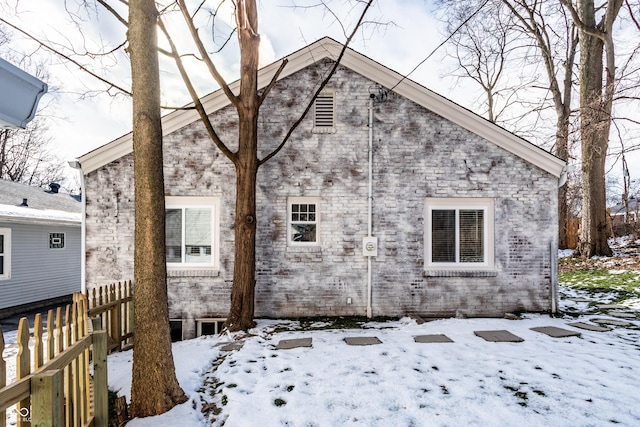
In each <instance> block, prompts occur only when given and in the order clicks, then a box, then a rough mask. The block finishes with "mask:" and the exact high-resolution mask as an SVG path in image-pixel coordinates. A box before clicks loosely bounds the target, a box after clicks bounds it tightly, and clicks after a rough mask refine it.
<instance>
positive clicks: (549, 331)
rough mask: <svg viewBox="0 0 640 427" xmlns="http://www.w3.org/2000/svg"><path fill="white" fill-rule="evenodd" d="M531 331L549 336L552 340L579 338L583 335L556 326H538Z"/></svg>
mask: <svg viewBox="0 0 640 427" xmlns="http://www.w3.org/2000/svg"><path fill="white" fill-rule="evenodd" d="M531 330H532V331H536V332H540V333H542V334H545V335H549V336H550V337H552V338H566V337H579V336H580V335H581V334H580V332H575V331H570V330H568V329H563V328H558V327H556V326H538V327H536V328H531Z"/></svg>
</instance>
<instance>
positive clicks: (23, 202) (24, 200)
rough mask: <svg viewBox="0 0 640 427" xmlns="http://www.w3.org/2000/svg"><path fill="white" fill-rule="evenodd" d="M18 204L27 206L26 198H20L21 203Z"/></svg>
mask: <svg viewBox="0 0 640 427" xmlns="http://www.w3.org/2000/svg"><path fill="white" fill-rule="evenodd" d="M20 206H26V207H29V205H28V204H27V199H22V203H21V204H20Z"/></svg>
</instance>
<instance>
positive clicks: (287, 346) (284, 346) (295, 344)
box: [276, 338, 312, 350]
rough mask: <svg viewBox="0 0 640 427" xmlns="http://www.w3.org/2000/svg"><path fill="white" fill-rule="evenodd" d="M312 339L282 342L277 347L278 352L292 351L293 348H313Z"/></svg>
mask: <svg viewBox="0 0 640 427" xmlns="http://www.w3.org/2000/svg"><path fill="white" fill-rule="evenodd" d="M311 346H312V338H295V339H290V340H281V341H280V342H279V343H278V345H276V350H291V349H292V348H299V347H311Z"/></svg>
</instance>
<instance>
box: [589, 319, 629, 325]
mask: <svg viewBox="0 0 640 427" xmlns="http://www.w3.org/2000/svg"><path fill="white" fill-rule="evenodd" d="M591 321H592V322H593V323H600V324H603V325H611V326H635V324H634V323H631V322H627V321H626V320H615V319H599V318H598V319H591Z"/></svg>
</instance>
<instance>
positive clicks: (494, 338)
mask: <svg viewBox="0 0 640 427" xmlns="http://www.w3.org/2000/svg"><path fill="white" fill-rule="evenodd" d="M473 333H474V334H476V335H477V336H479V337H480V338H484V340H485V341H491V342H522V341H524V340H523V339H522V338H520V337H519V336H517V335H514V334H512V333H511V332H509V331H473Z"/></svg>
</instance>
